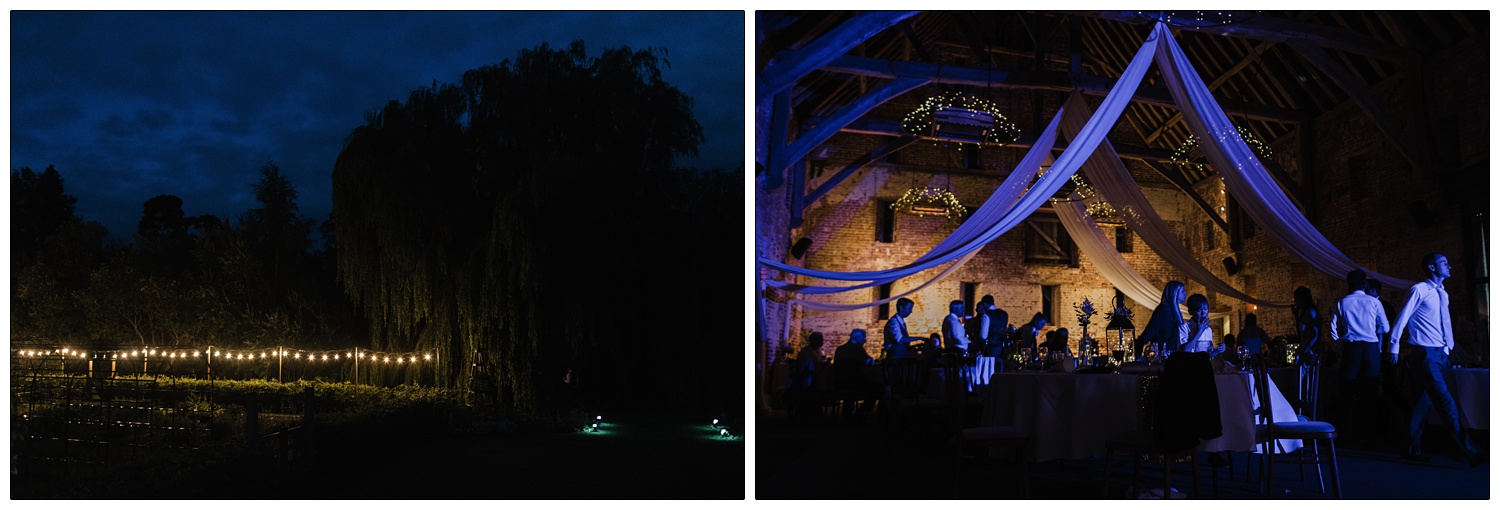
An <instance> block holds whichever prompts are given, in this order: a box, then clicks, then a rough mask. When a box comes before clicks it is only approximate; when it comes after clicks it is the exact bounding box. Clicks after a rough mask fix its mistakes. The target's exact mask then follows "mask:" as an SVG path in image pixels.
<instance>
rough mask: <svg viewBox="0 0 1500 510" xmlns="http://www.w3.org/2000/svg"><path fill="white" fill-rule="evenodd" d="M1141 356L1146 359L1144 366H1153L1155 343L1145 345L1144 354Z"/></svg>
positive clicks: (1154, 361)
mask: <svg viewBox="0 0 1500 510" xmlns="http://www.w3.org/2000/svg"><path fill="white" fill-rule="evenodd" d="M1143 354H1144V355H1145V358H1146V364H1148V365H1150V364H1155V363H1156V344H1155V343H1148V344H1146V352H1145V353H1143Z"/></svg>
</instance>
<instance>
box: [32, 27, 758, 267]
mask: <svg viewBox="0 0 1500 510" xmlns="http://www.w3.org/2000/svg"><path fill="white" fill-rule="evenodd" d="M744 19H745V15H744V13H743V12H740V11H728V12H564V13H552V12H22V11H11V15H10V27H11V35H10V44H11V51H10V58H11V65H10V71H11V80H10V85H11V92H10V93H11V98H10V99H11V102H10V106H11V110H10V126H11V129H12V131H11V138H10V142H11V149H10V158H11V160H10V168H11V169H12V170H17V169H20V168H22V167H30V168H31V169H32V170H36V171H41V170H43V169H45V168H46V167H47V166H48V165H54V166H55V167H56V168H57V170H58V171H59V172H60V173H61V174H62V177H63V179H64V180H65V184H66V190H67V192H68V193H69V194H72V195H74V196H76V197H78V206H77V214H78V215H79V216H81V217H82V218H84V219H85V220H96V221H99V222H101V223H103V224H104V226H105V227H107V228H108V229H109V232H110V236H111V237H113V238H116V239H121V240H129V239H130V238H131V236H133V235H134V233H135V230H136V223H137V222H138V221H139V220H140V216H141V204H142V203H143V202H145V201H146V200H147V199H150V198H151V197H154V196H156V195H160V194H170V195H177V196H179V197H181V198H182V199H183V210H184V212H186V213H187V214H188V215H200V214H213V215H217V216H220V217H224V218H228V219H230V220H232V221H238V219H237V215H239V214H242V213H243V212H244V211H246V210H247V209H249V208H251V207H255V206H256V203H255V199H254V195H253V193H252V191H251V186H252V185H253V184H254V183H255V182H256V181H257V180H258V179H259V176H260V174H259V169H260V168H261V167H262V166H264V165H265V164H266V163H267V162H268V161H274V162H275V163H276V164H277V165H278V166H279V167H280V168H281V171H282V174H283V175H285V176H287V177H288V179H290V180H291V181H292V184H293V185H295V186H296V187H297V191H298V195H299V204H300V205H301V208H302V214H303V216H305V217H306V218H308V219H312V220H315V221H318V222H322V221H323V220H324V219H327V217H328V212H329V209H330V208H331V207H332V204H331V195H332V192H331V176H332V172H333V164H334V160H335V159H336V158H337V157H338V153H339V150H340V149H341V148H342V144H343V141H344V138H345V137H347V136H348V135H349V133H350V132H351V131H352V130H353V129H354V128H355V127H357V126H359V125H360V124H362V123H363V122H364V116H365V113H366V112H367V111H371V110H372V109H376V108H380V107H382V106H384V105H385V104H386V102H388V101H390V100H392V99H395V100H400V101H403V102H404V101H405V99H406V97H407V95H408V94H409V93H410V92H411V91H412V90H413V89H415V88H417V87H423V86H430V85H432V84H433V81H434V80H436V81H438V82H442V83H454V82H456V81H457V80H458V79H459V77H460V76H461V75H462V74H463V72H464V71H466V70H469V69H473V68H477V67H480V66H483V65H488V64H498V63H499V62H500V61H502V60H505V59H514V58H515V56H516V54H517V52H518V51H520V50H522V49H529V48H535V47H536V46H537V45H539V44H541V43H543V42H546V43H548V44H550V45H551V46H553V47H566V46H567V44H568V43H569V42H571V41H573V40H575V39H583V40H584V42H585V44H586V48H587V51H588V55H589V56H590V57H597V56H599V54H600V53H601V52H602V51H603V50H604V49H605V48H614V47H619V46H621V45H628V46H630V47H631V48H632V49H642V48H645V47H648V46H649V47H657V48H666V49H667V51H668V53H667V55H666V59H667V60H668V61H669V62H670V63H671V67H669V68H665V69H663V79H664V80H666V81H667V82H668V83H670V84H672V85H675V86H676V87H677V88H678V89H680V90H682V91H683V92H685V93H686V94H688V95H689V96H691V97H692V98H693V100H694V115H695V117H696V118H697V120H698V122H699V123H700V124H702V125H703V135H704V138H705V141H704V143H703V144H702V145H701V146H700V147H699V150H700V155H699V157H698V158H696V159H693V158H679V160H678V161H677V165H678V166H695V167H698V168H700V169H710V168H717V167H722V168H725V169H734V168H738V167H739V166H740V165H741V162H742V161H743V159H744V152H745V151H744V143H745V142H744V139H745V129H744V126H745V123H744V110H745V109H744V90H745V88H744V87H745V85H744V84H745V74H744V69H745V66H744V54H745V51H744V40H745V31H744ZM315 235H316V234H315Z"/></svg>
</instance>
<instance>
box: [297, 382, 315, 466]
mask: <svg viewBox="0 0 1500 510" xmlns="http://www.w3.org/2000/svg"><path fill="white" fill-rule="evenodd" d="M314 405H315V404H314V403H313V389H312V388H303V390H302V455H300V457H301V459H302V465H304V466H306V465H307V463H308V457H311V456H312V450H313V416H314V412H315V411H314V409H313V407H314Z"/></svg>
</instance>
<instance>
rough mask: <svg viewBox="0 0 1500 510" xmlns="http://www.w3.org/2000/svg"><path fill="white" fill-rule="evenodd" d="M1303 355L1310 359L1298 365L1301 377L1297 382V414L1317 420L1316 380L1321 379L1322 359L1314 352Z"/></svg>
mask: <svg viewBox="0 0 1500 510" xmlns="http://www.w3.org/2000/svg"><path fill="white" fill-rule="evenodd" d="M1303 356H1305V357H1308V358H1310V359H1309V360H1308V362H1307V363H1306V364H1304V365H1302V366H1301V367H1298V373H1299V374H1301V376H1302V377H1301V378H1299V379H1298V384H1297V414H1299V415H1301V416H1305V417H1307V419H1309V420H1312V421H1317V420H1318V382H1319V380H1320V379H1322V373H1323V366H1322V363H1321V362H1322V359H1321V357H1320V356H1318V355H1317V354H1315V353H1304V354H1303Z"/></svg>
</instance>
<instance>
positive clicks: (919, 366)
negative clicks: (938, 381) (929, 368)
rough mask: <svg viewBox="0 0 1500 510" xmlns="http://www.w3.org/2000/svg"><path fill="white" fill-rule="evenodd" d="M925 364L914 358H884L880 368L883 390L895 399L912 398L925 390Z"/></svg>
mask: <svg viewBox="0 0 1500 510" xmlns="http://www.w3.org/2000/svg"><path fill="white" fill-rule="evenodd" d="M925 368H926V364H925V363H922V362H921V361H919V360H917V359H916V358H886V359H885V364H884V365H882V366H881V373H882V375H883V376H884V378H885V389H886V391H887V392H888V393H890V395H891V396H893V397H896V398H914V397H916V396H918V395H921V394H922V392H923V391H925V390H926V389H927V387H926V386H927V382H926V381H927V378H926V377H924V376H925V375H926V371H925Z"/></svg>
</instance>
